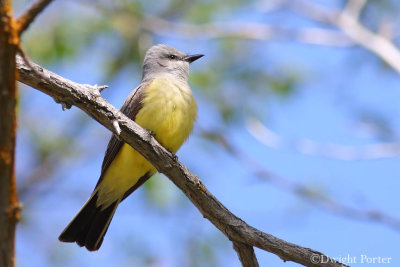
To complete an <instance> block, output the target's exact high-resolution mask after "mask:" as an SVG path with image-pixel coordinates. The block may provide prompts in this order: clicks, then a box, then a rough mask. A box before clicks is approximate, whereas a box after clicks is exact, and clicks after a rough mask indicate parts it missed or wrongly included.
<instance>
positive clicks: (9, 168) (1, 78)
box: [0, 0, 20, 267]
mask: <svg viewBox="0 0 400 267" xmlns="http://www.w3.org/2000/svg"><path fill="white" fill-rule="evenodd" d="M10 5H11V1H9V0H0V265H1V266H4V267H11V266H14V265H15V260H14V244H15V228H16V224H17V221H18V219H19V214H20V213H19V212H20V206H19V203H18V198H17V190H16V186H15V185H16V182H15V167H14V159H15V134H16V125H17V122H16V120H17V110H16V106H17V89H16V84H15V79H16V72H15V54H16V51H17V45H18V37H17V36H16V32H15V31H14V28H13V24H12V22H13V18H12V9H11V6H10Z"/></svg>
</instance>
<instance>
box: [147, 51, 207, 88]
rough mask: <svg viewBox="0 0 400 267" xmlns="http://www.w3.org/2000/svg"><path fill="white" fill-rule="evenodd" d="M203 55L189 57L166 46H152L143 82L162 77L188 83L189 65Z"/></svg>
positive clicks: (148, 53)
mask: <svg viewBox="0 0 400 267" xmlns="http://www.w3.org/2000/svg"><path fill="white" fill-rule="evenodd" d="M202 56H203V55H187V54H185V53H183V52H181V51H179V50H178V49H175V48H173V47H171V46H168V45H165V44H159V45H155V46H152V47H151V48H150V49H149V50H147V53H146V56H145V58H144V62H143V81H144V80H151V79H154V78H158V77H162V76H172V77H174V78H178V79H182V80H184V81H187V79H188V75H189V64H190V63H192V62H193V61H195V60H197V59H199V58H201V57H202Z"/></svg>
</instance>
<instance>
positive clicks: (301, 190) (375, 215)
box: [201, 131, 400, 231]
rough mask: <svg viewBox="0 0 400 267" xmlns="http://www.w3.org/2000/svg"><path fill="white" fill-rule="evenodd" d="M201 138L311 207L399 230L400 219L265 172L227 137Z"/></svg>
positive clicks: (213, 134)
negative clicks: (222, 149)
mask: <svg viewBox="0 0 400 267" xmlns="http://www.w3.org/2000/svg"><path fill="white" fill-rule="evenodd" d="M201 135H202V136H204V137H205V138H207V139H211V140H213V141H214V143H218V144H220V145H221V146H222V147H223V148H224V149H225V151H226V152H227V153H228V154H229V155H231V156H232V157H233V158H235V159H236V160H237V161H238V162H239V163H240V164H242V165H243V166H244V167H246V168H247V169H248V170H249V171H250V172H252V174H253V175H254V176H256V177H259V178H260V179H262V180H264V181H267V182H269V183H270V184H273V185H274V186H276V187H278V188H280V189H282V190H284V191H286V192H289V193H292V194H293V195H295V196H297V197H300V198H302V199H304V200H306V201H308V202H309V203H310V204H312V205H314V206H316V207H319V208H321V209H322V210H323V211H325V212H331V213H332V214H334V215H337V216H342V217H345V218H349V219H354V220H360V221H366V222H375V223H380V224H382V225H384V226H387V227H390V228H392V229H393V230H395V231H400V219H398V218H395V217H393V216H391V215H389V214H386V213H384V212H382V211H380V210H376V209H360V208H355V207H352V206H351V205H346V204H343V203H342V202H340V201H338V200H337V199H336V198H334V197H330V196H328V195H325V194H323V193H321V192H319V191H317V190H315V189H314V188H312V187H310V186H307V185H304V184H302V183H298V182H295V181H292V180H289V179H286V178H284V177H282V176H279V175H277V174H274V173H272V172H270V171H268V170H266V169H265V167H264V166H262V165H261V164H260V163H258V162H257V160H255V159H254V158H252V157H251V156H250V155H246V152H245V151H241V150H240V149H239V148H237V147H235V146H234V144H233V143H232V142H229V140H228V139H227V138H225V136H226V134H222V133H218V132H206V131H203V132H202V133H201ZM271 139H274V137H273V136H272V137H271Z"/></svg>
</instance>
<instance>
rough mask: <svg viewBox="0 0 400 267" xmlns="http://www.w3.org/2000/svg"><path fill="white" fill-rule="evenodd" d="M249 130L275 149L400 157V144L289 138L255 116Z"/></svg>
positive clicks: (346, 157)
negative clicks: (324, 141) (348, 142)
mask: <svg viewBox="0 0 400 267" xmlns="http://www.w3.org/2000/svg"><path fill="white" fill-rule="evenodd" d="M246 124H247V125H246V127H247V130H248V132H249V133H250V134H251V135H252V136H253V137H254V138H256V139H257V140H258V141H259V142H261V143H262V144H264V145H266V146H268V147H271V148H275V149H290V150H292V151H296V152H298V153H301V154H306V155H311V156H323V157H328V158H334V159H340V160H368V159H379V158H392V157H400V145H398V144H396V143H377V144H371V145H365V146H359V147H356V146H345V145H338V144H330V143H321V142H316V141H313V140H310V139H305V138H298V139H293V140H288V139H286V138H284V137H282V136H280V135H279V134H277V133H275V132H274V131H272V130H271V129H269V128H268V127H267V126H265V124H263V123H261V122H260V121H259V120H257V119H255V118H249V119H248V120H247V122H246Z"/></svg>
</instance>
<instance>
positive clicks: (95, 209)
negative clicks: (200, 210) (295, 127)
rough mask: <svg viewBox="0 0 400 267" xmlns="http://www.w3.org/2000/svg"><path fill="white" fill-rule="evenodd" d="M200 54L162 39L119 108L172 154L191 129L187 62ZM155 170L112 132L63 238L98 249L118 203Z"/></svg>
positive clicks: (192, 112) (192, 118)
mask: <svg viewBox="0 0 400 267" xmlns="http://www.w3.org/2000/svg"><path fill="white" fill-rule="evenodd" d="M202 56H203V55H187V54H185V53H182V52H180V51H178V50H177V49H175V48H173V47H170V46H167V45H164V44H160V45H156V46H153V47H151V48H150V49H149V50H148V51H147V53H146V56H145V58H144V62H143V76H142V82H141V83H140V85H139V86H138V87H137V88H136V89H135V90H134V91H132V93H131V94H130V95H129V96H128V98H127V99H126V100H125V103H124V104H123V105H122V108H121V112H123V113H124V114H125V115H127V116H128V117H129V118H131V119H132V120H134V121H135V122H136V123H137V124H139V125H140V126H142V127H143V128H145V129H146V130H148V131H151V132H152V134H153V135H154V137H155V138H156V139H157V141H158V142H160V144H161V145H163V146H164V147H165V148H166V149H168V150H169V151H171V152H172V153H176V152H177V151H178V149H179V148H180V147H181V145H182V144H183V142H184V141H185V140H186V139H187V138H188V137H189V135H190V133H191V132H192V130H193V124H194V121H195V119H196V113H197V104H196V101H195V100H194V98H193V96H192V91H191V90H190V87H189V85H188V75H189V64H190V63H192V62H193V61H195V60H197V59H199V58H201V57H202ZM156 172H157V170H156V169H155V168H154V167H153V166H152V165H151V163H150V162H148V161H147V160H146V159H145V158H144V157H143V156H142V155H140V154H139V153H138V152H137V151H136V150H134V149H133V148H132V147H131V146H129V145H128V144H126V143H124V142H123V141H120V140H119V139H118V138H117V137H116V136H115V135H113V136H112V137H111V139H110V141H109V143H108V146H107V150H106V153H105V156H104V160H103V164H102V166H101V174H100V178H99V181H98V182H97V185H96V187H95V189H94V190H93V193H92V195H91V196H90V198H89V200H88V201H86V203H85V205H84V206H83V207H82V208H81V210H80V211H79V212H78V214H77V215H76V216H75V217H74V218H73V219H72V221H71V222H70V223H69V224H68V226H67V227H66V228H65V229H64V231H63V232H62V233H61V235H60V237H59V240H60V241H63V242H76V243H77V244H78V245H79V246H81V247H82V246H85V247H86V248H87V249H88V250H89V251H94V250H98V249H99V248H100V246H101V244H102V242H103V239H104V235H105V233H106V232H107V229H108V226H109V225H110V222H111V219H112V217H113V215H114V213H115V210H116V209H117V207H118V205H119V204H120V203H121V201H123V200H124V199H125V198H126V197H128V196H129V195H130V194H131V193H132V192H133V191H135V190H136V189H137V188H138V187H139V186H141V185H142V184H143V183H144V182H146V181H147V180H148V179H149V178H150V177H151V176H153V175H154V174H155V173H156Z"/></svg>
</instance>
